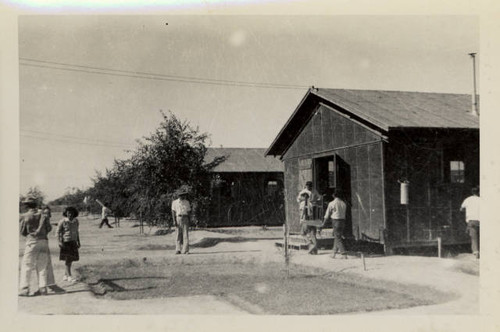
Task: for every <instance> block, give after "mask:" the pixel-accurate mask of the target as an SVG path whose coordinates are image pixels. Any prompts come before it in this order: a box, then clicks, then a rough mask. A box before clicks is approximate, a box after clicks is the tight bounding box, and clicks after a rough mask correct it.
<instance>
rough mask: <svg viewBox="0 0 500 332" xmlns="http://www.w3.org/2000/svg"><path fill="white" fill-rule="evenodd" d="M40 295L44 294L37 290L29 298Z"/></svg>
mask: <svg viewBox="0 0 500 332" xmlns="http://www.w3.org/2000/svg"><path fill="white" fill-rule="evenodd" d="M38 295H42V293H40V291H39V290H37V291H36V292H34V293H33V294H31V295H29V296H38Z"/></svg>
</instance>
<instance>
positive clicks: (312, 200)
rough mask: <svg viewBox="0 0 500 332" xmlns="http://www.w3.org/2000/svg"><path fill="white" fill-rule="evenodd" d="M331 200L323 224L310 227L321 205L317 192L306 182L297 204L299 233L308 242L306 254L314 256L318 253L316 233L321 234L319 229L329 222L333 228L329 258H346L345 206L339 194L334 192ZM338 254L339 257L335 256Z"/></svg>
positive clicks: (310, 183)
mask: <svg viewBox="0 0 500 332" xmlns="http://www.w3.org/2000/svg"><path fill="white" fill-rule="evenodd" d="M332 196H333V200H332V201H331V202H330V203H329V204H328V207H327V209H326V212H325V215H324V216H323V223H322V224H321V225H320V226H317V225H312V224H310V223H309V221H310V220H312V219H313V218H315V217H316V216H315V215H316V214H317V212H316V211H317V208H318V206H319V205H320V204H322V199H321V197H320V195H319V194H318V192H317V191H316V190H315V189H314V188H313V186H312V182H311V181H307V182H306V185H305V188H304V189H303V190H301V191H300V192H299V195H298V196H297V202H298V203H299V212H300V226H301V233H302V235H303V236H304V237H305V238H306V240H307V241H308V247H309V248H308V249H309V250H308V253H309V254H310V255H316V254H317V253H318V242H317V238H316V233H317V232H321V229H322V228H324V227H325V225H326V224H327V223H329V222H331V224H332V228H333V240H334V242H333V253H332V255H331V256H330V257H331V258H337V257H340V258H347V255H346V251H345V247H344V243H343V239H342V236H343V233H344V228H345V217H346V210H347V205H346V203H345V202H344V200H343V199H342V198H341V192H340V191H339V190H336V191H335V192H334V193H333V194H332ZM337 254H339V256H337Z"/></svg>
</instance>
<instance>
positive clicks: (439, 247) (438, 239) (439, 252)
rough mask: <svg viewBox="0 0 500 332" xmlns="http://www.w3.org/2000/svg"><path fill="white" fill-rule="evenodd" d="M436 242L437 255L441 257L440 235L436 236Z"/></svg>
mask: <svg viewBox="0 0 500 332" xmlns="http://www.w3.org/2000/svg"><path fill="white" fill-rule="evenodd" d="M437 242H438V257H439V258H441V237H438V238H437Z"/></svg>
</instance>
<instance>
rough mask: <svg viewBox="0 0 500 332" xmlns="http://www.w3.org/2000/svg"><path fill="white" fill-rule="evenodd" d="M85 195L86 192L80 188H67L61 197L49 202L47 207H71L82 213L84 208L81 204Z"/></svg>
mask: <svg viewBox="0 0 500 332" xmlns="http://www.w3.org/2000/svg"><path fill="white" fill-rule="evenodd" d="M85 195H86V191H83V190H81V189H80V188H76V187H73V188H67V189H66V191H65V193H64V195H63V196H61V197H59V198H57V199H55V200H53V201H51V202H49V205H65V206H73V207H75V208H76V209H77V210H79V211H82V210H84V208H85V206H84V203H83V199H84V198H85Z"/></svg>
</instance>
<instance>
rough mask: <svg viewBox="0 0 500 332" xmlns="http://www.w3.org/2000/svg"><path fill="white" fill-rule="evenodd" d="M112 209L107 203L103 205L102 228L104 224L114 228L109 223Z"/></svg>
mask: <svg viewBox="0 0 500 332" xmlns="http://www.w3.org/2000/svg"><path fill="white" fill-rule="evenodd" d="M111 213H112V211H111V210H110V209H109V208H108V207H106V206H105V205H102V210H101V224H100V225H99V228H101V227H102V226H104V225H107V226H108V228H113V226H111V225H110V224H109V221H108V217H109V216H110V215H111Z"/></svg>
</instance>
